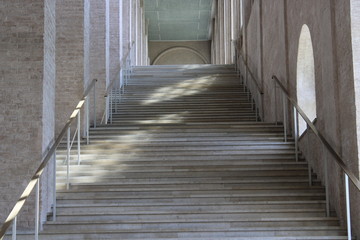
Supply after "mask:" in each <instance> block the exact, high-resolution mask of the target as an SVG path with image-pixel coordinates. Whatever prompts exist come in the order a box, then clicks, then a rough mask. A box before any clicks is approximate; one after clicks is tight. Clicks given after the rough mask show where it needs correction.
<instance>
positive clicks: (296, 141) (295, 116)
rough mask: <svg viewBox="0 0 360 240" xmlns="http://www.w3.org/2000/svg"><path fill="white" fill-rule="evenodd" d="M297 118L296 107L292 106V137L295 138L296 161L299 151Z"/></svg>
mask: <svg viewBox="0 0 360 240" xmlns="http://www.w3.org/2000/svg"><path fill="white" fill-rule="evenodd" d="M298 136H299V120H298V111H297V109H296V107H294V139H295V160H296V162H298V161H299V151H298V145H299V142H298V141H299V137H298Z"/></svg>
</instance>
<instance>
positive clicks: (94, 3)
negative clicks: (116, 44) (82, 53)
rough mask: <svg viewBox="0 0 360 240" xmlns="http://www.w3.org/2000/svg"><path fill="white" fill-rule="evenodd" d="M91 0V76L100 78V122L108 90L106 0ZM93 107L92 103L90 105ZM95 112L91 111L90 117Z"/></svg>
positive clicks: (98, 92)
mask: <svg viewBox="0 0 360 240" xmlns="http://www.w3.org/2000/svg"><path fill="white" fill-rule="evenodd" d="M89 2H90V32H89V33H90V46H89V47H90V49H89V68H90V69H89V76H90V79H91V80H92V79H98V82H97V85H96V92H97V94H96V95H97V96H96V98H97V102H96V113H97V114H96V117H97V122H98V123H99V122H100V120H101V118H102V116H103V114H104V106H105V98H104V95H105V90H106V58H105V42H106V39H105V30H106V27H105V10H106V9H105V0H89ZM90 106H91V107H92V103H91V105H90ZM92 116H93V114H92V113H91V115H90V117H91V118H93V117H92Z"/></svg>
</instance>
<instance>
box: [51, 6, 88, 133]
mask: <svg viewBox="0 0 360 240" xmlns="http://www.w3.org/2000/svg"><path fill="white" fill-rule="evenodd" d="M56 25H57V34H56V72H57V74H56V133H57V134H58V133H59V132H60V131H61V130H62V128H63V126H64V125H65V123H66V121H67V120H68V119H69V117H70V115H71V113H72V111H73V110H74V108H75V107H76V105H77V103H78V102H79V100H80V98H81V97H82V94H83V91H84V84H83V82H84V1H83V0H57V1H56ZM75 128H76V127H75V126H74V127H73V129H75ZM57 134H56V135H57Z"/></svg>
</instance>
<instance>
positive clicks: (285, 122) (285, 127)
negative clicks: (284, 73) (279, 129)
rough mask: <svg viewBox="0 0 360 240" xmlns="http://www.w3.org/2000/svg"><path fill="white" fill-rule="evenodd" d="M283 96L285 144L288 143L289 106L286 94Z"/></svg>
mask: <svg viewBox="0 0 360 240" xmlns="http://www.w3.org/2000/svg"><path fill="white" fill-rule="evenodd" d="M282 96H283V115H284V116H283V117H284V118H283V121H284V123H283V125H284V142H287V106H286V96H285V94H283V95H282Z"/></svg>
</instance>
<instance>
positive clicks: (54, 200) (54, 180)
mask: <svg viewBox="0 0 360 240" xmlns="http://www.w3.org/2000/svg"><path fill="white" fill-rule="evenodd" d="M53 158H54V166H53V222H55V221H56V152H54V156H53Z"/></svg>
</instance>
